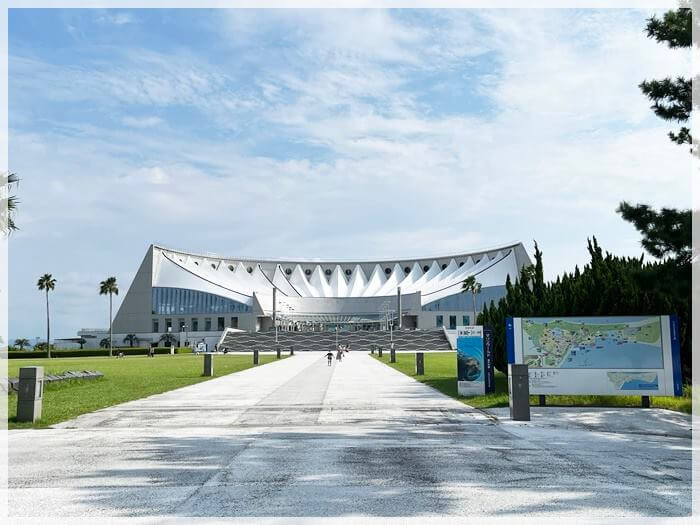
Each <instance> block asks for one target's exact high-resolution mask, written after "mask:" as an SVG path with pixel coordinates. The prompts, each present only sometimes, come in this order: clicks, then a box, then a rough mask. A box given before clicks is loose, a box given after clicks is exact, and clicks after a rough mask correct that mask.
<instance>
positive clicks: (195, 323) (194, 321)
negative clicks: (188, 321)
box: [192, 317, 199, 332]
mask: <svg viewBox="0 0 700 525" xmlns="http://www.w3.org/2000/svg"><path fill="white" fill-rule="evenodd" d="M192 331H193V332H199V319H197V318H196V317H193V318H192Z"/></svg>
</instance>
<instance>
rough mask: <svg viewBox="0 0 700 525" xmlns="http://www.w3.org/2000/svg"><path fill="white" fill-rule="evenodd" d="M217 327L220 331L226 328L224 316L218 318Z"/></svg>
mask: <svg viewBox="0 0 700 525" xmlns="http://www.w3.org/2000/svg"><path fill="white" fill-rule="evenodd" d="M216 329H217V330H219V331H221V330H223V329H224V318H223V317H217V318H216Z"/></svg>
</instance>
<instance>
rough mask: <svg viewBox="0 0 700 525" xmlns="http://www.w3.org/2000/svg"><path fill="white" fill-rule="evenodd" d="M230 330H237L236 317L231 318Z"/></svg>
mask: <svg viewBox="0 0 700 525" xmlns="http://www.w3.org/2000/svg"><path fill="white" fill-rule="evenodd" d="M231 328H238V317H231Z"/></svg>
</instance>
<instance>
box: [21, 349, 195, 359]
mask: <svg viewBox="0 0 700 525" xmlns="http://www.w3.org/2000/svg"><path fill="white" fill-rule="evenodd" d="M154 350H155V353H156V354H159V355H164V354H169V353H170V348H169V347H168V348H165V347H158V348H155V349H154ZM119 352H122V353H123V354H124V355H148V348H136V347H135V348H113V349H112V355H113V356H117V355H119ZM175 353H176V354H191V353H192V348H190V347H183V348H176V349H175ZM7 356H8V358H10V359H40V358H44V357H48V355H47V353H46V352H39V351H34V352H12V353H10V352H8V353H7ZM107 356H109V350H107V349H104V348H88V349H85V350H53V351H52V352H51V357H57V358H60V357H107Z"/></svg>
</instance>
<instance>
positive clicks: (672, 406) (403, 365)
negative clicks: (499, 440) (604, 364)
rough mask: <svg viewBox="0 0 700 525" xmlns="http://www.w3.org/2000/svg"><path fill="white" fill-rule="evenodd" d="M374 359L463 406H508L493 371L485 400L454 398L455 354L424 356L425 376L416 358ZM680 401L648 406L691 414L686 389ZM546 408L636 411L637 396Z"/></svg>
mask: <svg viewBox="0 0 700 525" xmlns="http://www.w3.org/2000/svg"><path fill="white" fill-rule="evenodd" d="M374 358H375V359H377V360H380V361H381V362H383V363H385V364H387V365H389V366H391V367H393V368H395V369H396V370H399V371H400V372H403V373H404V374H406V375H407V376H411V377H412V378H414V379H415V380H416V381H420V382H421V383H425V384H426V385H429V386H431V387H433V388H435V389H437V390H439V391H440V392H442V393H443V394H447V395H448V396H450V397H454V398H455V399H458V400H459V401H462V402H463V403H466V404H468V405H471V406H473V407H477V408H494V407H507V406H508V379H507V378H506V376H505V374H503V373H501V372H499V371H498V370H496V392H495V393H493V394H488V395H485V396H470V397H463V396H459V395H457V356H456V355H455V352H450V353H439V354H437V353H436V354H431V353H430V352H425V375H424V376H417V375H415V363H416V356H415V354H396V363H390V362H389V352H384V355H383V357H382V358H381V359H379V357H378V356H377V355H374ZM683 394H684V395H683V397H665V396H663V397H652V398H651V406H653V407H657V408H668V409H669V410H676V411H678V412H686V413H688V414H690V412H691V410H692V401H691V389H690V386H686V387H685V389H684V392H683ZM538 399H539V398H538V396H530V404H531V405H536V404H538ZM546 402H547V404H548V405H558V406H615V407H626V406H631V407H638V406H640V405H641V397H640V396H546Z"/></svg>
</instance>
